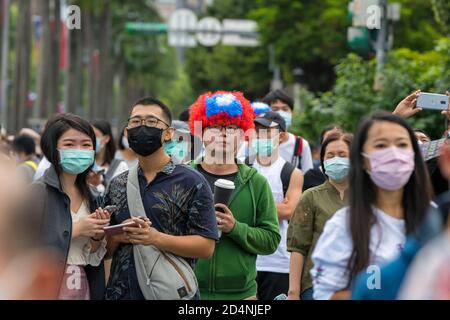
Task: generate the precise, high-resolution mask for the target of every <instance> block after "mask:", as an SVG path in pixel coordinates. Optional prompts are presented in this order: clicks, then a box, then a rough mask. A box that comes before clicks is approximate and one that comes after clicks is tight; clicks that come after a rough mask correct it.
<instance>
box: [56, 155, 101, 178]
mask: <svg viewBox="0 0 450 320" xmlns="http://www.w3.org/2000/svg"><path fill="white" fill-rule="evenodd" d="M58 151H59V165H60V166H61V168H62V169H63V170H64V172H67V173H70V174H80V173H83V172H85V171H86V170H87V169H89V167H90V166H91V165H92V164H93V163H94V157H95V152H94V150H78V149H60V150H58Z"/></svg>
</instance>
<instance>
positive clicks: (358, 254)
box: [348, 112, 432, 285]
mask: <svg viewBox="0 0 450 320" xmlns="http://www.w3.org/2000/svg"><path fill="white" fill-rule="evenodd" d="M384 121H387V122H391V123H395V124H398V125H400V126H402V127H403V128H405V129H406V130H407V131H408V135H409V138H410V140H411V144H412V146H413V150H414V154H415V156H414V163H415V168H414V172H413V174H412V175H411V178H410V179H409V181H408V182H407V184H406V185H405V187H404V192H403V200H402V205H403V209H404V212H405V223H406V233H407V234H411V233H413V232H414V231H416V229H417V228H418V226H419V225H420V223H421V222H422V221H423V218H424V216H425V213H426V211H427V208H428V207H429V206H430V202H431V199H432V189H431V183H430V180H429V176H428V172H427V169H426V166H425V163H424V161H423V159H422V154H421V152H420V149H419V146H418V144H417V140H416V137H415V135H414V132H413V130H412V129H411V127H410V126H409V125H408V124H407V123H406V121H405V120H403V119H402V118H399V117H397V116H394V115H392V114H390V113H387V112H377V113H375V114H373V115H372V116H370V117H368V118H367V119H365V120H363V121H362V122H361V123H360V125H359V128H358V130H357V133H356V135H355V137H354V139H353V142H352V147H351V152H350V172H349V205H350V212H349V213H350V215H349V227H350V234H351V237H352V240H353V250H352V254H351V257H350V260H349V264H348V270H349V271H350V279H349V283H348V284H349V285H350V284H351V282H352V281H353V279H354V278H355V276H356V275H357V274H358V273H359V272H361V271H363V270H364V269H365V268H366V267H367V266H368V265H369V261H370V250H369V243H370V229H371V227H372V225H373V224H374V223H375V222H376V218H375V215H374V213H373V212H372V205H374V204H375V203H376V192H377V187H376V186H375V185H374V184H373V182H372V180H371V179H370V176H369V175H368V174H367V172H366V171H365V169H364V159H363V156H362V155H361V153H362V152H363V146H364V143H365V142H366V140H367V133H368V131H369V129H370V128H371V127H372V125H373V124H375V123H377V122H384Z"/></svg>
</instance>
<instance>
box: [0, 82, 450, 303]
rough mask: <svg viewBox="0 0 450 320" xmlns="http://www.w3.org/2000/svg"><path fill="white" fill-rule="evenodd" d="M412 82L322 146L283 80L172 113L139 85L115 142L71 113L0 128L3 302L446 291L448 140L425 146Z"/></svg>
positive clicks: (101, 127) (408, 295)
mask: <svg viewBox="0 0 450 320" xmlns="http://www.w3.org/2000/svg"><path fill="white" fill-rule="evenodd" d="M419 94H420V91H416V92H413V93H412V94H411V95H409V96H408V97H406V98H405V99H404V100H402V101H401V102H400V103H399V104H398V105H397V106H396V107H395V105H393V110H392V112H386V111H380V112H376V113H374V114H371V115H367V117H366V118H365V119H362V120H361V122H360V124H359V126H358V129H357V130H356V131H355V132H346V131H345V130H344V129H343V128H341V126H340V125H339V124H338V123H337V124H334V123H330V124H329V125H328V126H326V127H325V128H324V129H323V131H322V133H321V135H320V137H318V139H317V141H307V140H306V139H305V138H303V137H301V136H298V135H296V134H294V133H292V132H290V131H291V130H290V128H291V126H292V119H293V114H294V111H295V110H294V102H293V99H292V98H291V97H290V96H289V95H288V94H287V93H286V92H285V91H283V90H280V89H279V90H275V91H272V92H270V93H268V94H267V95H266V96H265V97H264V98H263V99H261V101H256V102H253V103H251V102H250V101H249V100H247V99H246V98H245V97H244V95H243V94H242V93H241V92H227V91H217V92H214V93H211V92H210V93H205V94H203V95H201V96H199V97H198V99H197V100H196V101H195V102H194V103H193V104H192V105H191V106H190V107H189V109H188V110H186V111H184V112H183V113H182V114H181V115H180V116H179V119H177V120H175V119H173V116H172V113H171V111H170V108H169V107H168V106H167V105H165V104H164V103H163V102H162V101H160V100H158V99H156V98H154V97H147V98H143V99H140V100H139V101H137V102H136V103H134V104H133V105H132V106H131V108H130V113H129V119H128V121H127V123H125V124H124V126H123V127H121V128H115V129H118V130H119V135H118V137H117V139H115V136H114V134H113V132H114V130H113V129H112V128H111V125H110V123H109V122H108V121H106V120H98V121H93V122H89V121H87V120H86V119H83V118H82V117H79V116H77V115H74V114H57V115H55V116H54V117H52V118H51V119H49V120H48V122H47V123H46V125H45V127H44V128H42V130H41V132H39V133H38V132H36V131H34V130H31V129H29V128H24V129H22V130H20V132H18V133H17V134H16V135H14V136H12V135H8V134H7V133H6V132H4V131H2V133H1V141H0V237H2V240H1V241H0V246H1V248H2V249H1V250H0V298H2V299H62V300H90V299H92V300H102V299H106V300H123V299H133V300H143V299H147V300H150V299H174V300H176V299H184V300H266V301H267V300H274V299H277V300H278V299H289V300H298V299H302V300H313V299H314V300H316V299H322V300H324V299H337V300H347V299H364V300H370V299H450V268H449V267H448V266H449V265H450V222H449V219H448V212H449V208H450V193H447V191H448V187H449V184H448V179H450V142H447V141H450V140H448V139H450V138H449V137H450V135H449V134H448V130H447V128H443V130H442V131H443V135H442V137H436V138H442V141H443V142H442V146H441V149H440V152H439V153H436V155H433V156H431V157H428V156H425V155H424V150H426V148H424V146H426V145H427V144H429V143H430V142H431V140H432V139H431V138H430V136H429V135H428V134H427V133H426V132H425V131H423V130H422V129H420V128H412V127H411V126H410V125H409V124H408V123H407V121H406V120H405V119H407V118H409V117H413V116H414V117H418V116H419V115H418V113H419V112H420V111H421V109H420V108H417V107H416V101H417V97H418V95H419ZM447 95H449V93H448V92H447ZM442 115H443V118H449V117H450V106H449V107H448V110H444V111H443V112H442ZM220 188H224V189H220ZM225 189H229V190H232V191H230V196H229V198H228V201H225V200H223V199H224V198H223V197H222V198H221V199H222V200H223V201H219V200H217V199H218V198H219V196H223V194H224V191H223V190H225Z"/></svg>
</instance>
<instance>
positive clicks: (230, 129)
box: [206, 125, 239, 133]
mask: <svg viewBox="0 0 450 320" xmlns="http://www.w3.org/2000/svg"><path fill="white" fill-rule="evenodd" d="M206 129H208V130H209V131H211V132H213V133H220V132H222V130H223V129H225V131H226V133H235V132H236V131H237V130H239V127H238V126H236V125H229V126H210V127H207V128H206Z"/></svg>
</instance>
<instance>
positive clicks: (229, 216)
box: [189, 91, 281, 300]
mask: <svg viewBox="0 0 450 320" xmlns="http://www.w3.org/2000/svg"><path fill="white" fill-rule="evenodd" d="M253 118H254V113H253V109H252V108H251V105H250V102H249V101H248V100H247V99H245V98H244V96H243V95H242V93H239V92H223V91H222V92H216V93H214V94H212V93H207V94H204V95H202V96H200V97H199V98H198V100H197V102H196V103H194V104H193V105H192V106H191V109H190V119H189V124H190V127H191V132H193V133H194V135H197V136H201V137H202V139H203V143H204V145H205V155H204V157H203V158H202V159H201V160H199V161H193V162H192V163H191V165H192V166H193V167H194V168H195V169H197V170H198V171H199V172H200V173H201V174H203V175H204V177H205V178H206V180H207V181H208V182H209V184H210V186H211V189H212V190H213V191H214V182H215V181H216V180H217V179H227V180H231V181H233V182H234V184H235V190H234V192H233V194H232V196H231V200H230V202H229V205H228V207H227V206H225V205H223V204H216V215H217V222H218V228H219V230H221V231H222V237H221V238H220V240H219V242H218V243H217V244H216V247H215V251H214V254H213V256H212V257H211V258H209V259H201V260H198V263H197V265H196V269H195V272H196V275H197V278H198V282H199V287H200V295H201V299H204V300H212V299H214V300H243V299H256V292H257V283H256V275H257V272H256V257H257V255H269V254H272V253H273V252H275V250H276V249H277V247H278V245H279V242H280V239H281V236H280V233H279V224H278V217H277V210H276V206H275V202H274V199H273V195H272V191H271V189H270V186H269V184H268V182H267V180H266V179H265V178H264V177H263V176H262V175H260V174H259V173H258V172H257V171H256V169H254V168H250V167H248V166H246V165H245V164H242V163H238V162H237V161H236V153H237V150H238V149H239V144H240V141H241V139H242V138H243V132H248V130H252V129H253V127H254V125H253ZM219 210H221V211H222V212H220V211H219Z"/></svg>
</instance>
